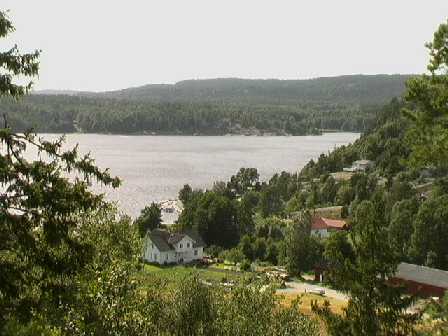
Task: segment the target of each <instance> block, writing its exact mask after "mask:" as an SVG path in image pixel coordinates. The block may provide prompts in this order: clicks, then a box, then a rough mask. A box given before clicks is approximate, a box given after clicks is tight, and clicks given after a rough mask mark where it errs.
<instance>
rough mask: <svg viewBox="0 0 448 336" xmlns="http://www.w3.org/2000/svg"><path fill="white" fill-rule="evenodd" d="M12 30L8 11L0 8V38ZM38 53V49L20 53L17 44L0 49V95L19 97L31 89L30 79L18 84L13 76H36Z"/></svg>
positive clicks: (12, 26)
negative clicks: (3, 49)
mask: <svg viewBox="0 0 448 336" xmlns="http://www.w3.org/2000/svg"><path fill="white" fill-rule="evenodd" d="M14 30H15V29H14V25H13V24H12V22H11V20H10V19H9V17H8V13H7V12H5V11H1V10H0V38H5V37H7V36H8V35H9V34H10V33H12V32H14ZM39 54H40V51H39V50H36V51H34V52H32V53H28V54H21V53H20V51H19V49H18V47H17V45H14V46H13V47H12V48H10V49H9V50H6V51H0V69H1V71H0V96H3V95H7V96H12V97H20V96H23V95H24V94H25V93H27V92H28V91H29V90H30V89H31V87H32V85H33V82H32V81H29V82H28V83H27V84H25V85H20V84H17V83H15V82H14V78H15V77H16V76H18V75H20V76H24V77H27V78H30V77H34V76H36V75H37V73H38V71H39V62H38V58H39Z"/></svg>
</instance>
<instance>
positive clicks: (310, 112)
mask: <svg viewBox="0 0 448 336" xmlns="http://www.w3.org/2000/svg"><path fill="white" fill-rule="evenodd" d="M407 78H408V76H401V75H393V76H388V75H378V76H361V75H359V76H343V77H335V78H318V79H314V80H303V81H280V80H265V81H261V80H239V79H217V80H198V81H185V82H180V83H178V84H176V85H173V86H149V87H141V88H134V89H127V90H124V91H120V92H112V93H104V94H94V93H79V94H77V95H43V94H40V95H32V96H28V97H26V98H24V99H23V100H21V101H20V102H19V103H17V102H15V101H13V100H8V99H3V100H2V101H1V103H0V113H8V116H9V119H10V123H11V125H12V126H13V127H14V128H15V129H17V130H20V131H23V130H26V129H28V128H30V127H33V128H34V129H35V130H36V131H38V132H86V133H115V134H185V135H194V134H201V135H224V134H246V135H261V134H276V135H287V134H290V135H304V134H317V133H319V132H320V130H322V129H327V130H339V131H355V132H363V131H365V130H367V129H369V128H371V127H372V126H373V124H374V122H375V118H376V117H375V115H376V111H377V110H378V106H380V105H381V104H383V103H384V102H385V101H388V100H389V99H391V98H392V97H394V96H395V95H401V93H402V92H403V90H404V81H405V80H406V79H407Z"/></svg>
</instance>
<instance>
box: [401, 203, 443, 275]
mask: <svg viewBox="0 0 448 336" xmlns="http://www.w3.org/2000/svg"><path fill="white" fill-rule="evenodd" d="M447 204H448V195H443V196H439V197H435V198H431V199H429V200H427V201H425V202H424V203H423V204H422V205H421V207H420V209H419V211H418V213H417V216H416V217H415V222H414V226H415V228H414V232H413V233H412V237H411V247H410V249H411V251H410V253H411V255H412V257H413V258H414V261H415V262H417V263H419V264H424V265H427V266H430V267H436V268H440V269H444V270H448V244H447V241H448V206H447Z"/></svg>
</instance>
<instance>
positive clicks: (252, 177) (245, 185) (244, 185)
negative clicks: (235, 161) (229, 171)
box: [227, 168, 260, 196]
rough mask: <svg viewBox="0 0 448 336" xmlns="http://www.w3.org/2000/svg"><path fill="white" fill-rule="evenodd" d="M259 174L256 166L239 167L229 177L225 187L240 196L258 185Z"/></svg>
mask: <svg viewBox="0 0 448 336" xmlns="http://www.w3.org/2000/svg"><path fill="white" fill-rule="evenodd" d="M259 177H260V175H259V174H258V171H257V169H256V168H241V169H240V170H239V172H238V173H237V174H236V175H233V176H232V177H231V178H230V181H229V182H228V183H227V187H228V188H229V189H230V190H231V191H232V192H234V193H235V194H236V195H239V196H241V195H242V194H244V193H245V192H246V191H248V190H255V189H256V188H257V187H258V186H259V182H258V179H259Z"/></svg>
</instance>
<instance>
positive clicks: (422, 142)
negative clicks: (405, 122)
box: [405, 23, 448, 169]
mask: <svg viewBox="0 0 448 336" xmlns="http://www.w3.org/2000/svg"><path fill="white" fill-rule="evenodd" d="M447 41H448V23H444V24H441V25H440V26H439V28H438V30H437V31H436V32H435V33H434V39H433V41H432V42H431V43H428V44H427V47H428V49H429V52H430V60H429V65H428V70H429V71H430V74H429V75H422V76H420V77H415V78H413V79H411V80H409V81H408V82H407V85H406V86H407V88H406V94H405V98H406V100H407V101H408V102H409V103H410V104H411V107H410V108H409V109H407V110H405V113H406V115H407V116H408V118H409V119H410V121H411V123H412V126H413V127H412V129H411V131H410V133H409V136H408V142H409V143H410V145H411V146H412V147H411V148H412V155H411V158H410V162H411V164H412V165H413V166H415V167H426V166H436V167H439V168H443V169H448V72H447V71H448V68H447V65H448V52H447V50H448V48H447Z"/></svg>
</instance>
